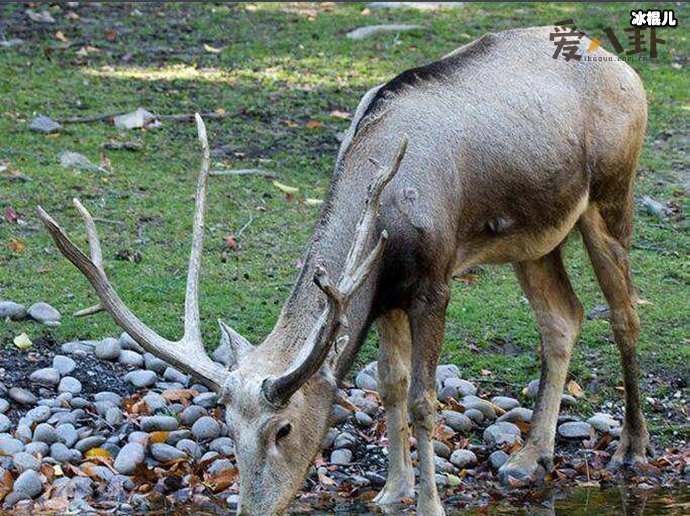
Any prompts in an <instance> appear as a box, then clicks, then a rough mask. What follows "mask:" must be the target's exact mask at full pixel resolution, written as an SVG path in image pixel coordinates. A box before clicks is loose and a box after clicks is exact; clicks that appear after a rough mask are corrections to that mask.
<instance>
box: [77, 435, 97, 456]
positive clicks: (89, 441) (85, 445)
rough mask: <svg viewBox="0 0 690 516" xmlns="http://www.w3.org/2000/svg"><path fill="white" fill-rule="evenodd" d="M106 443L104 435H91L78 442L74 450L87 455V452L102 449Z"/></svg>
mask: <svg viewBox="0 0 690 516" xmlns="http://www.w3.org/2000/svg"><path fill="white" fill-rule="evenodd" d="M104 442H105V437H103V436H102V435H91V436H89V437H85V438H84V439H81V440H79V441H77V443H76V444H75V445H74V448H75V449H76V450H79V451H80V452H81V453H86V452H87V451H89V450H92V449H93V448H98V447H100V446H101V445H102V444H103V443H104Z"/></svg>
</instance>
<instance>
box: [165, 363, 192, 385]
mask: <svg viewBox="0 0 690 516" xmlns="http://www.w3.org/2000/svg"><path fill="white" fill-rule="evenodd" d="M163 379H164V380H167V381H169V382H177V383H181V384H182V385H187V383H188V382H189V376H187V375H186V374H184V373H182V372H181V371H178V370H177V369H175V368H174V367H166V368H165V371H163Z"/></svg>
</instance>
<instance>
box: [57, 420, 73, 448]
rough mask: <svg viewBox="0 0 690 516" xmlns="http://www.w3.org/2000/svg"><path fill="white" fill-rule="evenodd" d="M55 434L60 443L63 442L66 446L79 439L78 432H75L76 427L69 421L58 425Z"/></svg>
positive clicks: (69, 446) (70, 445)
mask: <svg viewBox="0 0 690 516" xmlns="http://www.w3.org/2000/svg"><path fill="white" fill-rule="evenodd" d="M55 434H56V435H57V437H58V440H59V441H60V442H61V443H63V444H65V445H66V446H67V447H68V448H71V447H72V446H74V445H75V444H76V443H77V441H78V440H79V434H77V429H76V428H74V425H73V424H71V423H64V424H62V425H59V426H58V427H57V428H56V429H55Z"/></svg>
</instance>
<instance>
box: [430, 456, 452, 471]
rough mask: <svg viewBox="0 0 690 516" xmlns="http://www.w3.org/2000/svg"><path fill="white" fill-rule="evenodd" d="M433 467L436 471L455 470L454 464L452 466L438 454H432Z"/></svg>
mask: <svg viewBox="0 0 690 516" xmlns="http://www.w3.org/2000/svg"><path fill="white" fill-rule="evenodd" d="M434 467H435V469H436V473H454V472H455V466H453V465H452V464H451V463H450V462H448V461H447V460H446V459H444V458H443V457H439V456H434Z"/></svg>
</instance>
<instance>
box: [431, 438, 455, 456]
mask: <svg viewBox="0 0 690 516" xmlns="http://www.w3.org/2000/svg"><path fill="white" fill-rule="evenodd" d="M431 444H432V445H433V447H434V453H435V454H436V455H438V456H439V457H443V458H444V459H448V458H450V453H451V450H450V447H449V446H448V445H447V444H446V443H443V442H441V441H437V440H436V439H434V440H433V441H432V442H431Z"/></svg>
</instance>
